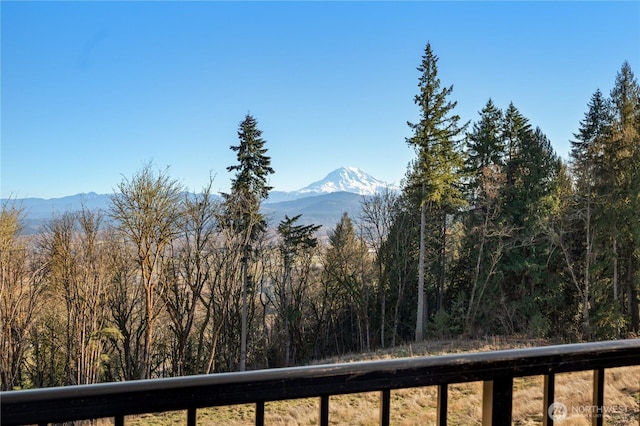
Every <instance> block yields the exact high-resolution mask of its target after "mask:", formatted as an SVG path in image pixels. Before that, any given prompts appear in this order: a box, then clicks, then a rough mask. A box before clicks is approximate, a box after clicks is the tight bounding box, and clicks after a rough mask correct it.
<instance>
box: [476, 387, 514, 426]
mask: <svg viewBox="0 0 640 426" xmlns="http://www.w3.org/2000/svg"><path fill="white" fill-rule="evenodd" d="M512 394H513V377H500V378H496V379H494V380H487V381H484V382H483V388H482V425H483V426H490V425H510V424H511V405H512V402H513V401H512V399H513V395H512Z"/></svg>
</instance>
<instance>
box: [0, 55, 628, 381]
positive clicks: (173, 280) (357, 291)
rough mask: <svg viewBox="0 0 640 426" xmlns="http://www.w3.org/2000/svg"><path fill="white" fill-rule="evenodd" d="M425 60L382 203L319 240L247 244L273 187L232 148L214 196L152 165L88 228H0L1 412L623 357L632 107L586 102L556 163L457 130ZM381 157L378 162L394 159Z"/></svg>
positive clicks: (526, 126) (255, 152) (245, 124)
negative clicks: (539, 342) (526, 360)
mask: <svg viewBox="0 0 640 426" xmlns="http://www.w3.org/2000/svg"><path fill="white" fill-rule="evenodd" d="M437 62H438V58H437V56H435V55H434V54H433V52H432V50H431V46H430V45H429V44H427V46H426V49H425V53H424V55H423V57H422V61H421V63H420V66H419V67H418V71H419V73H420V77H419V84H418V87H419V93H418V95H416V97H415V102H416V105H417V106H418V107H419V109H420V119H419V121H418V122H417V123H409V126H410V128H411V129H412V131H413V135H412V137H410V138H408V139H407V141H406V142H407V143H408V144H409V145H411V146H412V147H414V148H415V152H416V157H415V160H414V161H413V162H412V163H411V164H410V165H409V167H408V170H407V175H406V179H405V182H404V184H403V189H402V191H401V192H399V193H395V192H391V191H387V192H383V193H380V194H378V195H375V196H372V197H367V198H363V201H362V210H361V214H360V215H359V216H358V217H349V216H348V215H346V214H345V215H344V216H343V217H342V219H341V221H340V222H339V223H338V224H336V227H335V228H334V229H333V230H331V231H330V232H329V236H328V239H327V240H319V239H318V237H317V235H316V234H317V231H318V228H319V227H318V226H314V225H303V224H301V223H300V216H295V217H285V218H284V219H283V220H282V221H281V222H280V223H279V224H278V225H277V227H272V228H269V227H267V220H266V218H265V217H264V216H263V215H262V214H261V213H260V207H261V204H262V202H263V201H264V200H265V199H266V198H267V197H268V193H269V190H270V189H271V188H270V187H269V186H268V176H269V175H270V174H271V173H273V172H274V170H273V169H272V168H271V162H270V158H269V156H268V155H267V153H268V150H267V148H266V141H265V140H264V139H263V138H262V134H261V131H260V130H259V129H258V123H257V121H256V120H255V118H254V117H252V116H250V115H247V116H246V117H245V119H244V120H243V121H242V122H241V123H240V126H239V129H238V138H239V143H238V145H235V146H232V147H231V149H232V150H234V152H236V154H237V164H235V165H232V166H230V167H229V168H228V170H229V171H231V172H235V177H234V178H233V180H232V182H231V189H230V192H229V193H228V194H227V193H225V194H222V197H221V198H218V197H215V196H214V194H213V193H212V190H211V188H212V183H213V182H212V180H211V179H210V181H209V183H208V184H207V185H206V186H205V187H204V188H203V189H202V191H200V192H199V193H198V194H191V193H187V192H185V191H184V188H183V187H182V186H181V184H180V183H179V182H178V181H177V180H174V179H173V178H172V177H171V176H170V174H169V171H168V169H164V170H159V169H156V168H155V167H154V166H153V165H152V164H148V165H146V166H144V167H143V168H142V169H141V170H140V171H139V172H137V173H136V174H135V175H133V176H132V177H131V178H125V179H123V180H122V182H121V183H120V184H119V185H118V188H117V191H116V193H114V194H113V196H112V203H111V207H110V209H109V211H106V212H103V211H91V210H89V209H83V210H81V211H79V212H67V213H63V214H60V215H56V216H54V217H53V218H52V219H51V220H50V221H49V222H48V223H47V224H46V226H45V227H44V228H43V229H42V232H41V233H40V234H38V235H35V236H33V235H32V236H27V235H24V234H22V232H21V230H22V227H23V220H24V212H23V211H22V210H21V208H20V206H19V205H16V204H15V203H11V202H8V203H5V204H4V205H3V206H2V211H1V213H0V326H1V327H2V330H1V334H0V377H1V385H2V389H3V390H8V389H15V388H31V387H44V386H57V385H72V384H90V383H97V382H104V381H119V380H132V379H139V378H151V377H165V376H177V375H188V374H199V373H205V374H206V373H214V372H223V371H237V370H244V369H254V368H270V367H280V366H289V365H298V364H302V363H306V362H309V361H311V360H313V359H319V358H324V357H328V356H332V355H336V354H343V353H347V352H353V351H369V350H373V349H376V348H381V347H392V346H395V345H399V344H401V343H406V342H408V341H414V340H423V339H424V338H442V337H451V336H460V335H461V336H469V337H475V336H484V335H496V334H504V335H513V334H518V335H525V336H531V337H554V338H560V339H564V340H572V341H575V340H591V339H608V338H618V337H624V336H628V335H637V333H638V329H639V309H638V303H639V298H638V292H639V291H640V267H639V266H640V215H639V214H638V212H639V211H640V210H639V209H640V171H639V170H640V87H639V86H638V83H637V81H636V79H635V77H634V75H633V73H632V71H631V69H630V67H629V65H628V63H624V64H623V66H622V68H621V69H620V71H619V73H618V74H617V75H616V78H615V81H614V85H613V89H612V90H611V92H610V95H609V97H606V96H605V95H603V94H602V93H601V92H600V91H599V90H597V91H596V92H595V93H594V94H593V96H592V98H591V100H590V102H589V103H588V105H587V107H586V112H585V115H584V118H583V120H582V121H581V122H580V123H577V126H576V127H577V131H576V133H575V138H574V140H573V141H572V151H571V160H570V162H569V163H568V164H566V163H564V162H563V161H562V160H561V159H560V158H559V157H558V156H557V155H556V153H555V152H554V150H553V148H552V147H551V144H550V141H549V140H548V138H547V137H546V136H545V135H544V133H543V132H542V130H541V129H539V128H535V127H534V126H533V125H532V123H530V122H529V120H528V119H527V118H526V117H524V116H523V115H522V114H521V113H520V112H519V111H518V109H517V108H516V107H515V106H514V105H513V104H510V105H508V106H507V107H506V108H505V109H500V108H499V107H497V106H496V105H494V104H493V102H492V101H491V100H489V101H488V102H487V104H486V105H485V107H484V108H483V109H482V110H481V111H480V113H479V117H478V119H477V121H475V122H473V123H468V124H463V123H462V124H461V123H460V118H459V117H458V116H457V115H456V114H455V107H456V103H455V102H453V101H451V100H450V97H451V95H452V92H453V86H450V87H444V88H443V87H441V86H440V80H439V78H438V74H437ZM399 143H400V141H399Z"/></svg>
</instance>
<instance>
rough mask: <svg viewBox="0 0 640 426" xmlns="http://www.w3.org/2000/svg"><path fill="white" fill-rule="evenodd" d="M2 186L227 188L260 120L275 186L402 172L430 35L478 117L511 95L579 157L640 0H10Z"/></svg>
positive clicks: (463, 108)
mask: <svg viewBox="0 0 640 426" xmlns="http://www.w3.org/2000/svg"><path fill="white" fill-rule="evenodd" d="M0 8H1V9H0V12H1V24H2V27H1V28H2V34H1V36H2V45H1V47H2V52H1V54H2V56H1V59H2V62H1V81H2V86H1V89H2V91H1V101H2V102H1V108H2V109H1V120H2V121H1V138H2V140H1V143H2V151H1V157H0V160H1V167H2V170H1V176H0V177H1V194H0V195H1V197H2V198H6V197H9V196H13V197H18V198H24V197H43V198H50V197H60V196H65V195H73V194H76V193H80V192H89V191H95V192H98V193H111V192H113V190H114V188H115V187H116V186H117V184H118V183H119V182H120V181H121V180H122V177H123V176H126V177H131V176H132V175H133V174H134V173H135V172H137V171H139V170H140V169H141V167H142V166H143V165H144V164H145V163H148V162H149V161H152V162H153V163H154V164H155V165H156V166H158V167H159V168H164V167H166V166H169V167H170V169H169V171H170V174H171V176H172V177H173V178H175V179H177V180H179V181H180V182H182V183H183V184H184V185H185V186H187V187H188V188H189V189H191V190H196V191H197V190H199V189H201V187H202V185H203V184H205V183H206V181H207V180H208V177H209V175H210V173H211V174H213V175H215V176H216V177H215V181H214V189H215V190H216V191H220V190H222V191H226V190H228V187H229V179H230V177H231V176H230V175H229V174H228V173H227V172H226V167H227V166H229V165H232V164H235V161H236V160H235V156H234V153H233V152H232V151H231V150H230V149H229V146H230V145H236V144H237V143H238V139H237V133H236V132H237V127H238V123H239V122H240V121H242V119H243V118H244V116H245V115H246V114H247V113H251V114H252V115H254V116H255V117H256V119H257V120H258V123H259V127H260V129H262V131H263V136H264V138H265V139H266V140H267V144H266V147H267V148H268V154H269V155H270V156H271V159H272V166H273V167H274V169H275V171H276V173H275V174H274V175H272V176H271V179H270V183H271V185H272V186H274V187H275V189H277V190H295V189H298V188H301V187H303V186H305V185H307V184H308V183H310V182H312V181H315V180H319V179H321V178H323V177H324V176H325V175H326V174H327V173H329V172H330V171H332V170H333V169H335V168H337V167H340V166H343V165H344V166H356V167H360V168H362V169H363V170H365V171H367V172H368V173H370V174H372V175H373V176H375V177H376V178H378V179H382V180H385V181H387V182H389V183H399V181H400V180H401V179H402V177H403V176H404V173H405V171H406V168H407V163H408V162H409V161H410V160H411V159H412V158H413V157H414V153H413V151H412V150H411V149H410V148H409V147H408V146H407V145H406V143H405V137H408V136H410V131H409V128H408V126H407V124H406V122H407V121H417V118H418V109H417V107H416V106H415V105H414V103H413V97H414V95H415V94H416V93H417V81H418V77H419V74H418V72H417V71H416V67H417V66H418V65H419V63H420V59H421V56H422V54H423V53H424V47H425V45H426V43H427V41H430V42H431V46H432V48H433V50H434V52H435V53H436V55H438V57H439V58H440V60H439V62H438V65H439V77H440V80H441V83H442V85H443V86H449V85H453V86H454V90H453V94H452V96H451V100H455V101H458V107H457V110H456V112H457V113H458V114H460V115H461V116H462V118H463V119H464V120H465V121H466V120H476V119H477V117H478V115H477V112H478V111H479V110H480V109H482V107H483V106H484V105H485V103H486V102H487V100H488V99H489V98H490V97H491V98H493V100H494V102H495V103H496V105H497V106H499V107H500V108H506V107H507V106H508V104H509V102H511V101H513V103H514V104H515V106H516V107H517V108H519V110H520V111H521V112H522V113H523V114H524V115H525V116H526V117H527V118H529V119H530V121H531V123H532V124H533V125H534V126H539V127H540V128H541V129H542V130H543V131H544V132H545V133H546V134H547V136H548V137H549V138H550V139H551V141H552V144H553V146H554V147H555V148H556V150H557V152H558V153H559V154H560V155H561V156H563V157H565V158H566V156H567V152H568V147H569V143H568V141H569V139H571V138H572V134H573V133H574V132H575V131H576V130H577V128H578V125H579V121H580V120H581V119H582V117H583V114H584V112H585V111H586V106H587V102H588V101H589V98H590V97H591V95H592V94H593V92H595V90H596V89H598V88H600V89H601V90H602V91H603V92H604V93H605V94H608V93H609V92H610V90H611V88H612V87H613V83H614V81H615V76H616V73H617V72H618V71H619V70H620V67H621V66H622V64H623V62H624V61H625V60H626V61H628V62H629V64H630V65H631V68H632V70H633V71H634V72H635V73H636V76H640V2H637V1H633V2H619V3H616V2H602V3H600V2H567V3H558V2H531V3H529V2H513V3H511V2H471V3H467V2H339V1H338V2H335V1H334V2H251V3H248V2H176V3H174V2H154V1H149V2H11V1H2V2H0Z"/></svg>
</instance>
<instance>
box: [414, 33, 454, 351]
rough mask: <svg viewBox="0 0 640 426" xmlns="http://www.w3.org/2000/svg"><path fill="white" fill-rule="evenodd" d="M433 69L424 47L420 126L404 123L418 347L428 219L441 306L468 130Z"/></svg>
mask: <svg viewBox="0 0 640 426" xmlns="http://www.w3.org/2000/svg"><path fill="white" fill-rule="evenodd" d="M437 64H438V57H437V56H436V55H435V54H434V53H433V51H432V49H431V44H430V43H427V45H426V48H425V51H424V55H423V56H422V62H421V64H420V66H419V67H418V71H419V72H420V73H421V75H420V78H419V80H418V88H419V93H418V94H417V95H416V96H415V98H414V102H415V104H416V105H418V107H419V108H420V121H418V122H417V123H411V122H408V123H407V124H408V125H409V127H410V128H411V130H412V131H413V136H411V137H410V138H407V143H408V144H409V145H410V146H411V147H413V148H414V149H415V151H416V154H417V159H416V162H415V168H414V170H413V174H412V176H411V181H410V183H409V186H408V189H409V190H410V191H415V192H417V193H418V194H419V199H420V253H419V261H418V262H419V265H418V306H417V312H416V329H415V339H416V341H418V342H419V341H422V340H423V338H424V335H423V332H424V325H425V320H426V318H427V317H428V311H427V308H426V307H427V304H426V303H425V299H424V294H425V286H424V280H425V269H426V262H427V260H426V259H425V257H426V225H427V223H426V222H427V213H430V214H431V215H432V216H433V218H434V219H435V220H436V221H437V223H439V224H440V226H441V236H442V237H441V247H440V250H439V251H438V252H439V253H438V256H439V259H431V260H430V262H438V261H440V260H441V261H442V270H441V272H440V278H439V291H438V302H439V301H440V299H441V291H442V283H443V280H444V274H445V267H444V266H445V265H444V259H445V258H446V256H444V253H443V252H442V251H443V250H444V248H445V247H446V244H445V243H446V240H445V237H446V223H447V221H446V217H447V213H449V212H451V211H452V210H454V209H456V208H458V207H459V206H461V205H463V204H464V198H463V196H462V192H461V188H460V185H459V171H460V170H461V169H462V168H463V165H464V164H463V163H464V161H463V157H462V153H461V151H460V146H459V145H460V140H459V138H460V137H461V135H462V134H463V132H464V129H465V127H466V125H464V126H460V124H459V122H460V116H459V115H457V114H454V113H453V110H454V108H455V107H456V105H457V102H453V101H450V100H449V97H450V95H451V93H452V92H453V86H449V87H445V88H441V87H440V79H439V78H438V66H437ZM438 304H439V303H438Z"/></svg>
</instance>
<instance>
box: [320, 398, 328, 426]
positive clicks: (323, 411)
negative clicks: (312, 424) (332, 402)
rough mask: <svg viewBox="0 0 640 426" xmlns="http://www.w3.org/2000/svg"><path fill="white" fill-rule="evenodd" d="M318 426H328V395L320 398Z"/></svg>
mask: <svg viewBox="0 0 640 426" xmlns="http://www.w3.org/2000/svg"><path fill="white" fill-rule="evenodd" d="M320 426H329V395H322V396H321V397H320Z"/></svg>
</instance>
